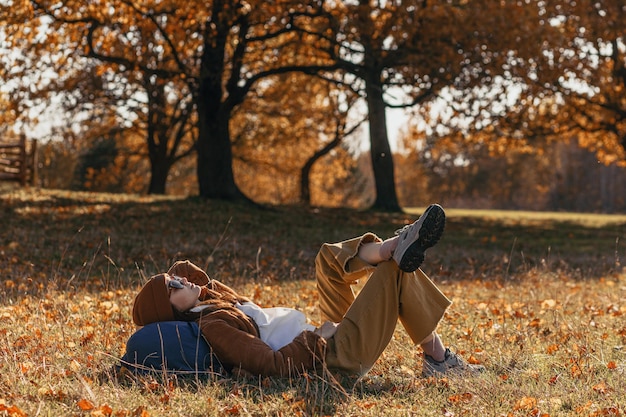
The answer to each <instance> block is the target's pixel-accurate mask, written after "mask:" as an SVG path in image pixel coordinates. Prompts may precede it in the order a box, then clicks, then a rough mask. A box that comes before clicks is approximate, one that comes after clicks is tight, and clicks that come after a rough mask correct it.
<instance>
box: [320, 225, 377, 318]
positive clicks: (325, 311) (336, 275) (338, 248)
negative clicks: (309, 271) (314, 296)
mask: <svg viewBox="0 0 626 417" xmlns="http://www.w3.org/2000/svg"><path fill="white" fill-rule="evenodd" d="M373 242H380V239H379V238H378V237H377V236H376V235H374V234H371V233H368V234H365V235H363V236H361V237H358V238H354V239H350V240H346V241H344V242H339V243H332V244H331V243H325V244H324V245H322V247H321V249H320V251H319V253H318V254H317V257H316V258H315V274H316V280H317V290H318V293H319V297H320V301H319V307H320V313H321V318H322V321H332V322H335V323H339V322H340V321H341V320H342V319H343V316H344V314H345V313H346V311H348V308H350V305H352V302H353V301H354V298H355V294H354V291H353V290H352V286H353V285H354V284H356V283H357V282H358V281H359V280H361V279H367V278H368V277H369V275H370V274H371V273H372V271H373V270H374V266H373V265H371V264H368V263H367V262H365V261H363V260H362V259H360V258H358V257H357V254H358V252H359V248H361V247H362V246H365V245H368V244H370V243H373Z"/></svg>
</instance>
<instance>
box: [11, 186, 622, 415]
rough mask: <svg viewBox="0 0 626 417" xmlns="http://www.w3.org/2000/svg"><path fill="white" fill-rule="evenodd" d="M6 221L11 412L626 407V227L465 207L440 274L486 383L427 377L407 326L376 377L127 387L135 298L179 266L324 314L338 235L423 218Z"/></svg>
mask: <svg viewBox="0 0 626 417" xmlns="http://www.w3.org/2000/svg"><path fill="white" fill-rule="evenodd" d="M104 206H108V207H109V209H108V210H103V209H102V207H104ZM89 207H92V209H91V210H89V209H88V208H89ZM0 211H2V212H3V214H4V216H3V217H2V218H1V220H0V223H1V225H2V227H3V228H4V230H5V231H6V233H4V234H3V235H2V236H1V237H0V253H1V254H2V257H0V269H1V272H2V274H3V275H2V276H3V280H2V283H1V287H0V300H1V301H2V305H1V307H0V393H1V394H0V415H13V416H20V415H33V416H34V415H55V416H56V415H94V416H98V415H111V416H161V415H169V416H179V415H185V416H190V415H198V416H199V415H202V416H205V415H206V416H224V415H235V416H247V415H254V416H265V415H272V416H273V415H283V416H291V415H302V416H309V415H341V416H363V415H365V416H379V415H387V416H428V415H433V416H461V415H464V416H467V415H469V416H578V415H582V416H606V415H623V414H624V413H626V397H625V395H624V388H623V387H624V386H625V383H626V376H625V375H626V374H625V372H626V352H625V350H626V347H625V346H626V324H625V321H624V317H626V304H624V301H623V300H626V275H625V274H624V271H623V269H622V267H621V261H620V258H621V257H623V256H624V249H623V247H622V245H621V242H618V243H617V244H616V240H620V239H621V238H622V237H623V229H622V226H621V224H622V223H620V222H621V221H614V222H606V223H601V222H595V223H589V222H586V223H584V224H577V225H575V226H574V227H570V225H569V223H561V222H560V220H561V219H563V217H559V218H558V219H557V220H558V221H556V222H553V220H554V218H552V217H548V218H546V219H545V220H541V219H540V218H538V217H533V222H532V224H530V223H529V224H530V225H529V224H524V225H522V226H520V227H511V225H510V224H503V223H504V222H502V221H500V220H497V221H494V220H492V219H491V218H490V217H492V218H494V219H501V218H502V217H505V214H506V215H507V216H506V217H508V218H511V219H513V220H515V219H518V220H519V219H523V218H524V217H525V214H523V213H509V214H507V213H497V214H494V213H491V212H486V213H484V214H482V215H480V216H478V215H473V214H472V213H469V214H464V212H460V211H459V212H457V211H456V210H449V211H448V216H449V222H448V228H447V230H446V234H445V236H444V239H442V241H441V244H440V245H438V246H437V247H436V248H434V249H433V250H432V252H431V251H429V253H428V255H429V256H428V262H427V263H425V265H424V270H425V271H426V273H427V274H429V275H430V276H431V277H432V278H433V279H434V280H435V281H436V282H437V284H438V286H439V287H440V288H441V289H442V290H443V291H444V292H445V293H446V294H447V295H448V296H449V297H450V298H452V300H453V301H454V304H453V305H452V307H451V309H450V310H449V312H448V314H447V317H446V319H445V320H444V321H443V322H442V324H441V326H440V328H439V333H440V334H441V335H442V337H443V339H444V340H445V341H446V342H447V343H448V344H450V345H451V346H452V347H453V349H455V350H456V351H458V352H459V353H460V354H462V355H463V356H464V357H465V358H467V359H469V360H472V361H476V362H478V363H482V364H484V365H485V366H486V367H487V372H485V374H483V375H481V376H479V377H476V378H466V379H463V378H454V377H450V378H439V379H437V378H429V379H426V378H422V377H420V371H421V356H420V354H419V351H418V350H417V349H416V348H415V347H414V346H412V344H411V342H410V340H409V338H408V336H407V335H406V332H405V331H404V330H403V329H402V327H401V326H398V328H397V331H396V333H395V335H394V338H393V340H392V342H391V344H390V346H389V347H388V349H387V350H386V351H385V353H384V355H383V357H382V358H381V359H380V360H379V361H378V362H377V364H376V365H375V367H374V368H373V369H372V371H371V373H370V374H369V375H368V376H367V377H365V378H362V379H354V378H347V377H342V376H339V375H334V376H331V375H328V374H322V375H313V374H308V375H303V376H294V377H292V378H282V379H280V378H262V379H231V378H215V379H211V380H208V381H195V380H193V379H192V380H178V379H175V378H171V377H170V378H165V379H163V378H145V379H139V380H136V381H126V380H118V379H116V378H115V377H114V375H113V372H112V369H113V367H114V365H115V364H116V361H117V358H118V357H119V356H121V355H122V353H123V351H124V343H125V341H126V340H127V338H128V337H129V336H130V335H131V334H132V332H133V331H134V330H135V329H136V328H135V327H134V325H133V324H132V321H131V318H130V308H131V304H132V300H133V297H134V294H135V293H136V290H137V288H138V285H139V284H140V283H141V281H142V280H143V279H144V278H145V277H146V276H149V275H150V274H151V273H153V272H155V271H159V270H162V269H161V268H166V267H167V266H168V265H169V263H170V262H171V261H172V259H175V258H180V257H189V258H190V259H192V260H194V261H195V262H197V263H199V264H202V263H204V264H203V266H205V267H206V268H207V270H208V271H209V273H210V274H211V275H212V276H214V277H215V278H218V279H220V280H223V281H225V282H227V283H229V284H231V285H233V286H235V287H237V288H238V289H239V290H240V291H241V292H242V293H244V294H246V295H248V296H250V297H252V298H253V299H254V300H255V301H257V302H258V303H260V304H262V305H265V306H273V305H283V306H290V307H295V308H298V309H301V310H303V311H304V312H305V313H306V314H307V315H308V316H309V317H310V318H311V319H312V320H313V321H314V322H316V321H317V320H318V316H319V314H318V313H319V312H318V309H317V293H316V291H315V285H314V281H313V272H312V271H313V269H312V257H313V256H314V254H315V251H316V250H317V248H318V247H319V244H320V243H321V242H322V241H324V240H326V239H324V236H330V237H329V238H328V239H327V240H336V238H335V237H337V238H341V237H347V236H350V235H352V234H357V233H358V232H359V231H362V230H363V229H366V230H373V231H375V232H377V233H379V234H380V235H381V236H384V235H386V234H389V233H392V232H393V230H394V229H395V228H396V226H397V225H398V224H402V223H403V222H409V221H411V219H412V216H408V215H407V216H405V215H381V214H376V215H374V214H368V213H352V212H348V211H332V210H331V211H323V210H322V211H318V212H313V213H311V212H308V211H305V210H302V209H294V210H293V211H290V210H286V209H271V210H266V209H261V210H259V209H254V208H250V207H247V206H239V205H229V204H223V203H216V202H199V201H193V200H180V199H160V200H159V199H155V200H151V199H149V198H144V197H141V198H140V197H131V196H123V197H119V198H118V197H117V196H110V195H100V194H93V195H92V194H73V193H61V192H58V193H57V192H40V193H31V194H28V193H20V194H12V195H2V196H0ZM418 212H421V210H420V211H418ZM490 213H491V214H490ZM532 214H534V213H531V214H529V216H530V215H532ZM537 214H538V213H537ZM559 215H560V213H559ZM572 216H573V217H575V216H578V215H572ZM591 217H592V218H593V217H594V216H591ZM599 217H602V216H599ZM612 217H613V216H609V218H612ZM167 219H169V221H167ZM173 219H175V221H174V220H173ZM468 219H469V220H468ZM568 222H569V220H568ZM81 228H82V229H81ZM51 232H54V233H53V234H52V235H49V234H50V233H51ZM340 236H341V237H340ZM529 238H530V239H529ZM546 245H551V247H552V251H553V252H552V253H551V254H550V253H549V251H548V250H547V246H546ZM581 247H582V248H583V250H579V248H581ZM557 251H559V252H560V253H557ZM522 252H524V255H522ZM570 252H571V253H570ZM542 254H543V255H545V256H544V257H543V261H542ZM548 255H549V256H548ZM507 258H508V259H507ZM133 260H134V261H135V262H134V264H133ZM603 260H604V261H603ZM576 262H579V263H578V264H576ZM572 265H579V266H576V267H573V266H572ZM581 268H582V269H581ZM583 271H586V272H585V273H583ZM592 272H593V273H592Z"/></svg>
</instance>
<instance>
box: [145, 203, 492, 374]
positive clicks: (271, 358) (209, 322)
mask: <svg viewBox="0 0 626 417" xmlns="http://www.w3.org/2000/svg"><path fill="white" fill-rule="evenodd" d="M444 226H445V213H444V211H443V209H442V208H441V207H440V206H439V205H436V204H433V205H431V206H430V207H428V209H427V210H426V211H425V212H424V214H422V216H421V217H420V218H419V219H418V220H417V221H416V222H415V223H413V224H411V225H408V226H406V227H405V228H403V229H401V230H399V231H398V232H397V233H396V236H394V237H392V238H389V239H387V240H384V241H383V240H382V239H380V238H379V237H377V236H376V235H374V234H372V233H366V234H364V235H363V236H360V237H358V238H353V239H350V240H346V241H343V242H340V243H335V244H324V245H322V248H321V249H320V251H319V253H318V255H317V257H316V260H315V267H316V278H317V287H318V290H319V296H320V305H319V307H320V310H321V314H322V318H323V320H324V323H323V324H322V325H321V326H320V327H318V328H315V327H313V326H312V325H310V324H308V323H307V320H306V317H305V316H304V314H303V313H301V312H299V311H297V310H293V309H289V308H267V309H264V308H261V307H259V306H257V305H256V304H254V303H252V302H251V301H250V300H249V299H247V298H246V297H243V296H241V295H239V294H237V292H235V291H234V290H233V289H231V288H230V287H228V286H226V285H224V284H222V283H220V282H218V281H216V280H211V279H210V278H209V277H208V275H207V274H206V273H205V272H204V271H202V270H201V269H200V268H198V267H197V266H196V265H194V264H192V263H191V262H189V261H182V262H177V263H176V264H174V266H172V268H170V270H169V271H168V273H166V274H159V275H156V276H154V277H152V278H151V279H150V281H148V282H147V283H146V284H145V285H144V287H143V288H142V289H141V291H140V292H139V294H138V295H137V297H136V299H135V303H134V306H133V320H134V322H135V323H136V324H137V325H140V326H145V325H147V324H150V323H154V322H164V321H173V320H183V321H196V322H197V323H198V325H199V327H200V329H201V332H202V335H203V336H204V338H205V339H206V340H207V342H208V343H209V345H210V347H211V349H212V350H213V353H214V354H215V355H216V356H217V358H218V359H219V360H220V362H221V364H222V366H223V367H224V368H225V369H226V370H229V371H231V372H234V373H239V374H242V373H243V374H252V375H263V376H274V375H277V376H288V375H294V374H295V373H297V372H301V371H304V370H317V371H322V369H324V367H327V368H328V369H330V370H338V371H344V372H347V373H351V374H357V375H364V374H365V373H367V372H368V371H369V370H370V369H371V367H372V366H373V365H374V363H375V362H376V360H377V359H378V357H379V356H380V355H381V353H382V352H383V350H384V349H385V347H386V346H387V344H388V343H389V341H390V340H391V337H392V335H393V332H394V330H395V327H396V324H397V321H398V319H400V322H401V323H402V324H403V326H404V328H405V329H406V331H407V333H408V334H409V336H410V337H411V340H413V342H414V343H415V344H416V345H420V346H421V348H422V350H423V352H424V361H423V369H422V374H423V375H424V376H429V375H433V374H449V373H457V374H458V373H475V372H479V371H481V370H482V367H481V366H476V365H471V364H468V363H466V362H465V361H464V360H463V359H461V358H460V357H459V356H458V355H456V354H455V353H453V352H451V351H450V350H449V349H446V348H445V347H444V345H443V343H442V341H441V339H440V338H439V336H438V335H437V334H436V333H435V329H436V327H437V325H438V323H439V321H440V320H441V318H442V317H443V314H444V312H445V311H446V309H447V308H448V306H449V305H450V300H448V298H446V296H445V295H443V294H442V293H441V292H440V291H439V289H438V288H437V287H436V286H435V285H434V284H433V282H432V281H431V280H430V279H429V278H428V277H427V276H426V275H425V274H424V273H423V272H422V271H421V270H420V269H419V266H420V265H421V263H422V262H423V260H424V252H425V251H426V250H427V249H428V248H430V247H432V246H433V245H435V244H436V243H437V241H438V240H439V239H440V237H441V235H442V233H443V230H444ZM364 278H367V282H366V283H365V285H364V286H363V288H362V290H361V291H360V292H359V294H358V296H356V297H355V296H354V293H353V291H352V287H351V285H352V284H354V283H355V282H356V281H357V280H359V279H364Z"/></svg>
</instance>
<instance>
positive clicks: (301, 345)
mask: <svg viewBox="0 0 626 417" xmlns="http://www.w3.org/2000/svg"><path fill="white" fill-rule="evenodd" d="M239 320H240V319H238V318H237V317H234V316H233V315H231V314H229V313H228V312H227V311H216V312H214V313H211V314H208V315H206V316H204V317H202V319H201V320H200V322H199V324H200V328H201V329H202V334H203V336H204V337H205V339H206V340H207V342H209V345H210V346H211V348H212V349H213V353H215V355H217V357H218V358H219V360H220V361H221V362H222V364H223V365H224V366H226V367H232V368H233V370H237V369H242V370H244V371H247V372H249V373H251V374H253V375H263V376H288V375H293V374H294V373H296V372H301V371H303V370H306V369H314V368H315V367H320V366H321V363H322V362H323V358H324V351H325V349H326V340H325V339H324V338H323V337H321V336H319V335H317V334H315V333H314V332H309V331H304V332H302V333H301V334H300V335H298V336H297V337H296V338H295V339H294V340H293V341H292V342H291V343H289V344H288V345H286V346H284V347H282V348H281V349H280V350H278V351H274V350H272V348H270V347H269V346H268V345H267V344H266V343H265V342H263V341H262V340H261V339H260V338H258V337H256V336H255V335H253V334H250V333H249V332H248V331H247V330H246V329H245V326H242V324H241V323H239Z"/></svg>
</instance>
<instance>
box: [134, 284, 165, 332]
mask: <svg viewBox="0 0 626 417" xmlns="http://www.w3.org/2000/svg"><path fill="white" fill-rule="evenodd" d="M165 275H166V274H159V275H155V276H153V277H152V278H150V281H148V282H146V284H145V285H144V286H143V288H142V289H141V290H140V291H139V294H137V296H136V297H135V302H134V304H133V321H134V322H135V324H136V325H138V326H145V325H146V324H150V323H155V322H160V321H172V320H174V308H173V307H172V304H171V303H170V297H169V292H168V290H167V284H166V283H165Z"/></svg>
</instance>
